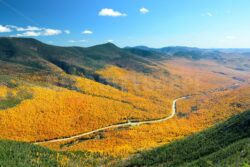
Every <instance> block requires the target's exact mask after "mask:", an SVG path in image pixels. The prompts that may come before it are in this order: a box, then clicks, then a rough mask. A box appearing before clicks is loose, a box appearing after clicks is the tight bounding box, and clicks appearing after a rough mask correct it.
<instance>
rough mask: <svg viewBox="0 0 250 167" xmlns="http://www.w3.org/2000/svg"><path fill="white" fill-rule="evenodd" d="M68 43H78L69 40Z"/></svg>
mask: <svg viewBox="0 0 250 167" xmlns="http://www.w3.org/2000/svg"><path fill="white" fill-rule="evenodd" d="M68 42H69V43H75V42H76V41H75V40H69V41H68Z"/></svg>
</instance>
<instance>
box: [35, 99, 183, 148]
mask: <svg viewBox="0 0 250 167" xmlns="http://www.w3.org/2000/svg"><path fill="white" fill-rule="evenodd" d="M187 97H188V96H184V97H180V98H177V99H175V100H174V101H173V103H172V112H171V115H169V116H167V117H165V118H161V119H156V120H148V121H138V122H130V121H128V122H127V123H122V124H116V125H110V126H106V127H103V128H100V129H96V130H93V131H90V132H85V133H81V134H79V135H74V136H70V137H65V138H60V139H51V140H47V141H42V142H35V143H34V144H45V143H55V142H63V141H69V140H73V139H78V138H81V137H83V136H87V135H91V134H94V133H97V132H101V131H103V130H108V129H113V128H120V127H126V126H138V125H143V124H154V123H160V122H164V121H167V120H169V119H171V118H173V117H174V116H175V113H176V102H177V101H179V100H182V99H186V98H187Z"/></svg>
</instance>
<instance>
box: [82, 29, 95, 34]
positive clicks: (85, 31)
mask: <svg viewBox="0 0 250 167" xmlns="http://www.w3.org/2000/svg"><path fill="white" fill-rule="evenodd" d="M82 34H93V32H92V31H90V30H84V31H83V32H82Z"/></svg>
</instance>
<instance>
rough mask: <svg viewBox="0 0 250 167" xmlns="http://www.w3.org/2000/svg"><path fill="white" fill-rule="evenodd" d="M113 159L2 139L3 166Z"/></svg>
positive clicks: (89, 163)
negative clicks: (53, 149)
mask: <svg viewBox="0 0 250 167" xmlns="http://www.w3.org/2000/svg"><path fill="white" fill-rule="evenodd" d="M111 159H112V158H111V157H104V156H101V155H99V154H94V153H89V152H63V151H60V152H59V151H58V152H57V151H52V150H49V149H47V148H44V147H40V146H36V145H33V144H29V143H23V142H14V141H6V140H0V166H1V167H17V166H18V167H37V166H43V167H57V166H67V167H68V166H72V167H76V166H79V167H82V166H99V165H105V164H107V163H108V162H109V161H110V160H111Z"/></svg>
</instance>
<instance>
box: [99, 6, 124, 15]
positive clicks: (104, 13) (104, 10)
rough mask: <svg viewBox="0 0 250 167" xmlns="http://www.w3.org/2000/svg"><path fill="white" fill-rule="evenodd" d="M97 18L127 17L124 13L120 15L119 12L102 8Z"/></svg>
mask: <svg viewBox="0 0 250 167" xmlns="http://www.w3.org/2000/svg"><path fill="white" fill-rule="evenodd" d="M99 16H111V17H119V16H127V14H126V13H121V12H119V11H115V10H113V9H110V8H104V9H102V10H101V11H100V12H99Z"/></svg>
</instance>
